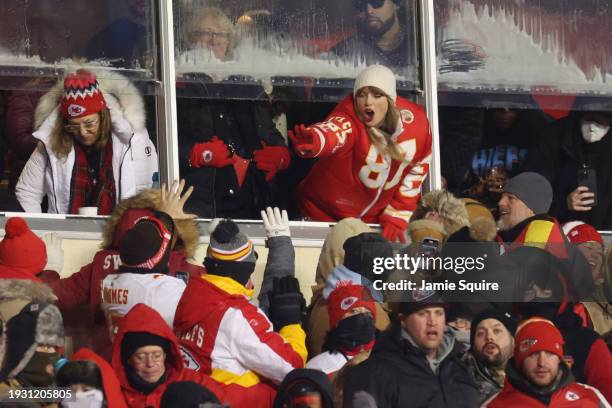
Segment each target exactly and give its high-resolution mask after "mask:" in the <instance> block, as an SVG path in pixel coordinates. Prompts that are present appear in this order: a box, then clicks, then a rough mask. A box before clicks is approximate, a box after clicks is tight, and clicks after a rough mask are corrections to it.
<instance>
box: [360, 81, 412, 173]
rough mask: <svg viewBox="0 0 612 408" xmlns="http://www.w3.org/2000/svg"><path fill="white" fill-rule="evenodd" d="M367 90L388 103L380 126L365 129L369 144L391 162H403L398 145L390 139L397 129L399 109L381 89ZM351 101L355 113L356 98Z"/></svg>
mask: <svg viewBox="0 0 612 408" xmlns="http://www.w3.org/2000/svg"><path fill="white" fill-rule="evenodd" d="M367 88H368V89H369V90H371V91H372V92H374V93H379V94H382V95H385V97H386V98H387V102H388V108H387V114H386V115H385V118H384V119H383V121H382V122H381V123H380V125H378V126H376V127H368V128H366V129H367V131H368V136H369V138H370V142H372V143H373V144H374V146H376V148H377V149H378V151H379V152H381V153H382V154H384V155H389V156H390V157H391V158H392V159H393V160H397V161H404V152H402V150H401V149H400V147H399V145H398V144H397V143H395V142H394V141H393V139H392V138H391V136H392V135H393V133H395V131H396V129H397V122H398V121H399V118H400V112H399V109H397V106H395V102H394V101H393V100H392V99H391V98H390V97H389V96H388V95H387V94H386V93H384V92H383V91H382V90H381V89H379V88H377V87H375V86H368V87H367ZM362 89H363V88H361V89H360V90H359V91H358V92H357V93H359V92H361V90H362ZM353 99H354V101H353V103H354V105H355V112H358V109H357V98H353ZM358 116H359V113H358Z"/></svg>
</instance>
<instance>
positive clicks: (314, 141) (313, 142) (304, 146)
mask: <svg viewBox="0 0 612 408" xmlns="http://www.w3.org/2000/svg"><path fill="white" fill-rule="evenodd" d="M287 135H288V136H289V139H291V141H292V142H293V148H294V149H295V151H296V152H297V154H299V155H300V156H302V157H315V156H316V155H317V153H319V151H320V150H321V140H320V139H319V136H318V135H317V134H315V132H314V130H312V129H311V128H307V127H306V126H304V125H295V127H294V132H292V131H290V130H289V131H287Z"/></svg>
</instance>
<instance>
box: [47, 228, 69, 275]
mask: <svg viewBox="0 0 612 408" xmlns="http://www.w3.org/2000/svg"><path fill="white" fill-rule="evenodd" d="M43 241H44V242H45V246H46V247H47V265H46V266H45V270H47V271H55V272H57V273H61V272H62V269H63V268H64V250H63V249H62V239H61V238H60V237H58V236H57V234H56V233H50V234H45V235H44V236H43Z"/></svg>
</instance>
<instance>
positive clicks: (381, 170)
mask: <svg viewBox="0 0 612 408" xmlns="http://www.w3.org/2000/svg"><path fill="white" fill-rule="evenodd" d="M396 105H397V108H398V109H399V111H400V120H399V124H398V127H397V130H396V132H395V133H394V134H393V136H392V137H393V138H394V139H395V141H396V143H397V144H398V145H399V147H400V149H401V150H402V151H403V152H404V160H403V161H401V162H400V161H397V160H392V159H391V158H390V157H389V156H388V155H383V154H381V152H380V151H379V150H378V148H377V147H376V146H375V145H374V144H372V143H371V142H370V139H369V136H368V133H367V129H366V127H365V125H364V124H363V123H362V122H361V121H360V120H359V118H358V117H357V113H356V112H355V109H354V105H353V96H352V95H349V96H347V97H346V98H345V99H344V100H342V101H341V102H340V103H339V104H338V105H337V106H336V108H335V109H334V110H333V112H332V113H331V114H330V115H329V116H328V117H327V120H326V121H325V122H320V123H317V124H314V125H311V126H310V128H312V129H314V131H315V132H316V134H317V135H318V136H319V139H320V142H321V149H320V151H319V152H318V153H317V154H316V155H315V156H314V157H318V158H319V160H318V162H317V163H316V164H315V165H314V166H313V168H312V169H311V170H310V173H308V176H306V178H305V179H304V180H303V181H302V182H301V183H300V186H299V188H298V191H297V193H296V199H297V203H298V206H299V208H300V210H301V212H302V214H303V215H305V216H308V217H311V218H312V219H313V220H317V221H339V220H341V219H343V218H347V217H355V218H360V219H362V220H363V221H365V222H373V223H377V222H379V217H380V216H381V215H383V214H384V215H386V216H390V217H394V218H398V219H400V220H402V221H404V222H405V223H406V225H408V221H409V219H410V216H411V215H412V212H413V211H414V210H415V208H416V205H417V202H418V200H419V198H420V192H421V184H422V182H423V179H424V178H425V177H426V176H427V173H428V171H429V163H430V162H431V143H432V142H431V133H430V130H429V122H428V120H427V116H426V115H425V111H424V110H423V108H422V107H421V106H419V105H417V104H414V103H412V102H409V101H407V100H406V99H403V98H401V97H398V98H397V101H396Z"/></svg>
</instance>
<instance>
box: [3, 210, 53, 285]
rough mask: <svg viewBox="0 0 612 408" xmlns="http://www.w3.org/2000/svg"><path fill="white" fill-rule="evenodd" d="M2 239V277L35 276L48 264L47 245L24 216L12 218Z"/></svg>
mask: <svg viewBox="0 0 612 408" xmlns="http://www.w3.org/2000/svg"><path fill="white" fill-rule="evenodd" d="M4 231H5V235H4V239H3V240H2V241H0V266H1V269H0V277H5V278H6V277H9V276H8V275H9V274H10V275H11V276H12V277H17V275H23V277H35V276H36V274H38V273H40V272H41V271H42V270H43V269H44V267H45V265H46V264H47V247H46V246H45V243H44V242H43V240H42V239H40V238H38V237H37V236H36V234H34V233H33V232H32V231H31V230H30V228H29V227H28V224H27V223H26V222H25V220H24V219H23V218H20V217H13V218H10V219H9V220H8V221H7V222H6V225H5V226H4Z"/></svg>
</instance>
